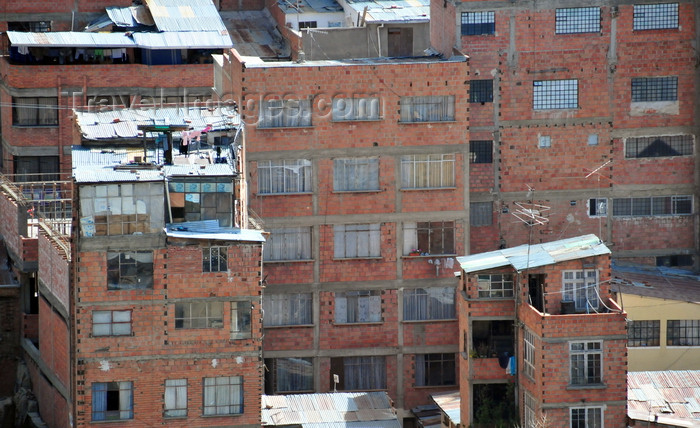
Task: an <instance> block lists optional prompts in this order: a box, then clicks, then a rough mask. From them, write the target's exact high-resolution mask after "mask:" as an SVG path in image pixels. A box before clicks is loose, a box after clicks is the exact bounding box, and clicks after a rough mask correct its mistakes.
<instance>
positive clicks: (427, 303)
mask: <svg viewBox="0 0 700 428" xmlns="http://www.w3.org/2000/svg"><path fill="white" fill-rule="evenodd" d="M448 300H449V302H448ZM455 317H456V308H455V289H454V287H424V288H415V289H406V290H404V292H403V321H433V320H453V319H455Z"/></svg>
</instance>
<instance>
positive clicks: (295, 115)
mask: <svg viewBox="0 0 700 428" xmlns="http://www.w3.org/2000/svg"><path fill="white" fill-rule="evenodd" d="M299 126H311V101H309V100H291V99H290V100H266V101H263V102H262V105H261V109H260V122H259V127H260V128H292V127H299Z"/></svg>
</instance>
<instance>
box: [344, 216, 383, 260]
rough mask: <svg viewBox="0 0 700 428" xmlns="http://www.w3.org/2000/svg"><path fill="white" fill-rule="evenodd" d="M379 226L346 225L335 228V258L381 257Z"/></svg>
mask: <svg viewBox="0 0 700 428" xmlns="http://www.w3.org/2000/svg"><path fill="white" fill-rule="evenodd" d="M379 229H380V228H379V224H345V225H337V226H334V228H333V232H334V233H333V239H334V257H336V258H340V259H342V258H354V257H379V256H380V255H381V251H380V239H381V237H380V230H379Z"/></svg>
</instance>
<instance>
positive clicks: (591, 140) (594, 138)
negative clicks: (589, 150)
mask: <svg viewBox="0 0 700 428" xmlns="http://www.w3.org/2000/svg"><path fill="white" fill-rule="evenodd" d="M588 145H589V146H597V145H598V134H588Z"/></svg>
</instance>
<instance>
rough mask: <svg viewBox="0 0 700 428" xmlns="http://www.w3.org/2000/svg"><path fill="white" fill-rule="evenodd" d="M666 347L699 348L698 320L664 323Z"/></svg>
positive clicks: (699, 332) (699, 321)
mask: <svg viewBox="0 0 700 428" xmlns="http://www.w3.org/2000/svg"><path fill="white" fill-rule="evenodd" d="M666 345H667V346H700V320H668V321H666Z"/></svg>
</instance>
